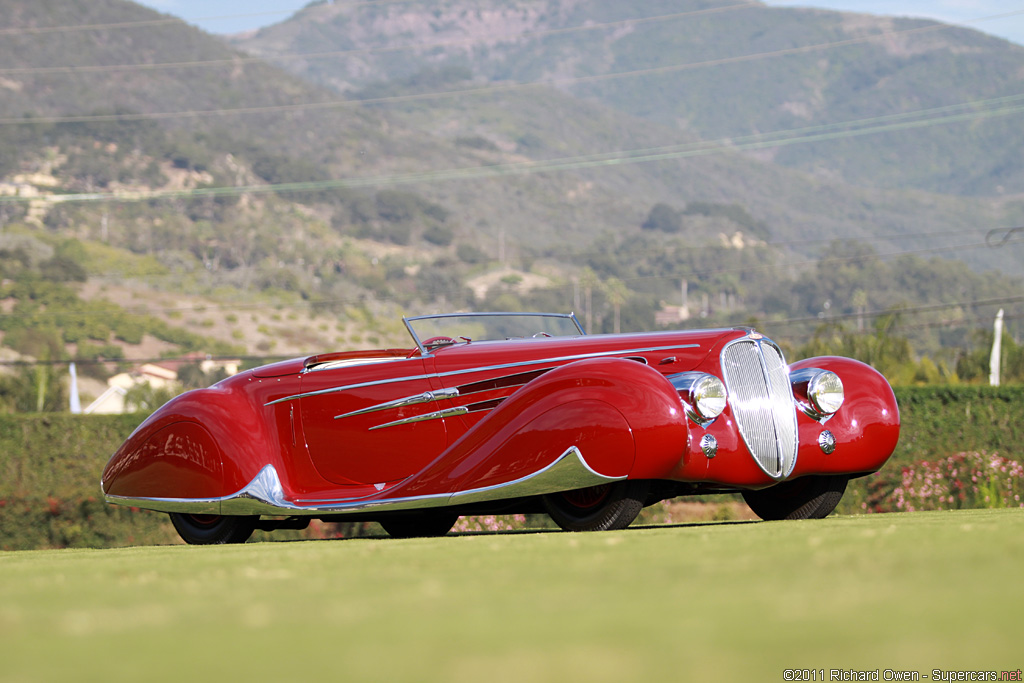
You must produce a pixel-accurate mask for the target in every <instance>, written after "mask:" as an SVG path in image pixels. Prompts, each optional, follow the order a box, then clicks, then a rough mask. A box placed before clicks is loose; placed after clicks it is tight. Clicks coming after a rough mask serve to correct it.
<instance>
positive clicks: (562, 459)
mask: <svg viewBox="0 0 1024 683" xmlns="http://www.w3.org/2000/svg"><path fill="white" fill-rule="evenodd" d="M625 478H626V477H625V476H621V477H608V476H605V475H603V474H600V473H599V472H596V471H595V470H594V469H593V468H592V467H590V465H588V464H587V462H586V460H584V459H583V454H582V453H580V450H579V449H578V448H576V446H572V447H570V448H568V449H567V450H566V451H565V452H564V453H562V454H561V455H560V456H558V457H557V458H556V459H555V460H554V462H552V463H551V464H550V465H548V466H547V467H544V468H542V469H540V470H537V471H536V472H534V473H533V474H528V475H526V476H525V477H520V478H519V479H515V480H513V481H509V482H505V483H503V484H495V485H493V486H484V487H481V488H476V489H468V490H465V491H456V492H454V493H437V494H432V495H426V496H409V497H405V498H386V499H380V498H376V499H375V498H373V497H371V496H366V497H362V498H348V499H345V498H342V499H338V500H324V501H317V502H316V504H314V505H298V504H296V503H293V502H291V501H289V500H286V499H285V497H284V488H283V487H282V485H281V479H280V477H279V476H278V474H277V470H276V469H275V468H274V466H273V465H267V466H266V467H264V468H263V469H262V470H260V472H259V474H257V475H256V477H254V478H253V480H252V481H251V482H249V484H248V485H246V486H245V487H244V488H243V489H242V490H240V491H238V492H237V493H233V494H231V495H230V496H225V497H223V498H204V499H198V498H128V497H124V496H113V495H108V494H104V498H105V499H106V501H107V502H108V503H114V504H116V505H130V506H133V507H139V508H145V509H147V510H157V511H159V512H185V513H190V514H207V515H209V514H213V515H216V514H220V515H268V516H282V515H284V516H288V517H294V516H297V515H306V516H318V515H323V514H331V515H336V514H346V513H357V512H378V511H379V512H390V511H392V510H416V509H419V508H435V507H447V506H451V505H463V504H468V503H480V502H485V501H491V500H502V499H507V498H525V497H528V496H537V495H541V494H545V493H555V492H556V491H570V490H572V489H579V488H585V487H588V486H597V485H600V484H609V483H611V482H615V481H620V480H622V479H625Z"/></svg>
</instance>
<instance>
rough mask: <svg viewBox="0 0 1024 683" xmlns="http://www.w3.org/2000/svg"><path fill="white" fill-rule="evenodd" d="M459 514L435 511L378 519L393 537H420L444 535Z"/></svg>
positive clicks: (453, 524) (450, 528) (457, 519)
mask: <svg viewBox="0 0 1024 683" xmlns="http://www.w3.org/2000/svg"><path fill="white" fill-rule="evenodd" d="M457 521H459V516H458V515H456V514H452V513H435V514H429V515H428V514H423V513H422V512H421V513H417V514H415V515H403V516H401V517H388V518H385V519H382V520H380V525H381V526H382V527H384V531H386V532H388V535H389V536H392V537H394V538H422V537H425V536H444V535H445V534H447V533H448V532H449V531H451V530H452V527H453V526H455V522H457Z"/></svg>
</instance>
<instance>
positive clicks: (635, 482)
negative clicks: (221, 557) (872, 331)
mask: <svg viewBox="0 0 1024 683" xmlns="http://www.w3.org/2000/svg"><path fill="white" fill-rule="evenodd" d="M405 324H406V327H407V328H408V330H409V332H410V334H411V335H412V339H413V341H414V343H415V345H414V346H412V347H410V348H401V349H385V350H374V351H346V352H341V353H328V354H323V355H317V356H310V357H308V358H298V359H294V360H288V361H283V362H280V363H275V364H272V365H267V366H264V367H260V368H256V369H254V370H248V371H245V372H242V373H240V374H238V375H235V376H234V377H230V378H228V379H226V380H224V381H222V382H219V383H217V384H215V385H214V386H212V387H209V388H207V389H199V390H196V391H190V392H188V393H185V394H182V395H181V396H178V397H177V398H175V399H173V400H171V401H170V402H168V403H167V404H166V405H164V406H163V407H162V408H160V409H159V410H157V411H156V412H155V413H153V415H152V416H150V417H149V418H148V419H147V420H146V421H145V422H143V423H142V424H141V425H140V426H139V427H138V429H136V430H135V432H134V433H133V434H132V435H131V436H130V437H129V438H128V440H127V441H125V443H124V444H123V445H122V446H121V447H120V448H119V449H118V451H117V452H116V453H115V454H114V456H113V457H112V458H111V459H110V461H109V462H108V463H107V466H106V468H105V470H104V472H103V480H102V487H103V493H104V495H105V497H106V499H107V500H108V501H109V502H111V503H116V504H120V505H131V506H136V507H141V508H147V509H151V510H159V511H163V512H168V513H170V516H171V520H172V521H173V523H174V526H175V528H176V529H177V530H178V532H179V533H180V534H181V537H182V538H183V539H184V540H185V541H187V542H189V543H241V542H244V541H245V540H246V539H247V538H249V536H250V535H251V534H252V532H253V530H254V529H264V530H271V529H279V528H302V527H304V526H305V525H307V524H308V523H309V520H310V519H313V518H318V519H321V520H324V521H328V522H340V521H359V520H375V521H377V522H379V523H380V524H381V525H382V526H383V527H384V529H385V530H387V532H388V533H389V534H391V535H392V536H398V537H408V536H428V535H442V534H445V533H447V532H448V531H449V530H450V529H451V528H452V526H453V525H454V523H455V522H456V520H457V519H458V518H459V517H460V516H461V515H480V514H509V513H534V512H546V513H547V514H549V515H550V516H551V518H552V519H553V520H554V521H555V522H556V523H557V524H558V525H559V526H560V527H562V528H563V529H570V530H577V531H582V530H602V529H621V528H624V527H626V526H628V525H629V524H630V523H631V522H632V521H633V520H634V519H635V518H636V516H637V514H638V513H639V512H640V510H641V509H642V508H643V507H644V506H646V505H651V504H653V503H656V502H658V501H661V500H665V499H669V498H674V497H676V496H686V495H694V494H713V493H728V492H740V493H742V494H743V497H744V499H745V500H746V501H747V503H748V504H749V505H750V507H751V508H752V509H753V510H754V512H755V513H757V514H758V515H759V516H760V517H762V518H764V519H795V518H810V517H824V516H826V515H828V514H829V513H830V512H832V510H833V509H834V508H835V506H836V504H837V503H838V502H839V500H840V498H841V497H842V495H843V492H844V490H845V488H846V483H847V481H848V480H849V479H850V478H851V477H860V476H864V475H866V474H870V473H872V472H875V471H877V470H878V469H879V468H880V467H881V466H882V465H883V463H885V461H886V459H887V458H888V457H889V456H890V455H891V454H892V452H893V449H894V448H895V447H896V442H897V440H898V438H899V411H898V409H897V406H896V400H895V398H894V396H893V393H892V389H891V388H890V387H889V384H888V382H886V380H885V378H884V377H882V376H881V375H880V374H879V373H878V372H876V371H875V370H874V369H872V368H871V367H869V366H867V365H864V364H863V363H860V362H858V361H855V360H850V359H846V358H837V357H822V358H811V359H807V360H802V361H799V362H797V363H793V364H792V365H787V364H786V361H785V359H784V358H783V355H782V352H781V350H780V349H779V347H778V346H777V345H776V344H775V343H773V342H772V341H771V340H770V339H767V338H765V337H764V336H762V335H761V334H758V333H757V332H755V331H754V330H752V329H749V328H731V329H716V330H696V331H672V332H651V333H643V334H615V335H587V334H584V332H583V330H582V328H581V326H580V325H579V323H578V322H577V320H576V318H575V317H574V316H572V315H561V314H546V313H459V314H452V315H439V316H420V317H414V318H406V319H405Z"/></svg>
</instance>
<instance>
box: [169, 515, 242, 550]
mask: <svg viewBox="0 0 1024 683" xmlns="http://www.w3.org/2000/svg"><path fill="white" fill-rule="evenodd" d="M169 514H170V517H171V524H173V525H174V528H175V530H177V532H178V535H179V536H181V538H182V540H184V541H185V542H186V543H188V544H190V545H214V544H218V543H245V542H246V541H247V540H249V537H250V536H252V532H253V531H255V529H256V523H257V522H259V519H260V518H259V517H231V516H222V515H189V514H185V513H183V512H171V513H169Z"/></svg>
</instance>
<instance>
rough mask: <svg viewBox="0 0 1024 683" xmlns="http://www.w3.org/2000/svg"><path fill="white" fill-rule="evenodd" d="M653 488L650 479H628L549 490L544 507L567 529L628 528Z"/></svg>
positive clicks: (556, 521)
mask: <svg viewBox="0 0 1024 683" xmlns="http://www.w3.org/2000/svg"><path fill="white" fill-rule="evenodd" d="M650 487H651V484H650V482H648V481H643V480H626V481H617V482H614V483H612V484H601V485H599V486H590V487H588V488H585V489H576V490H573V491H561V492H559V493H549V494H547V495H546V496H544V509H545V510H546V511H547V513H548V515H549V516H550V517H551V519H553V520H554V521H555V524H557V525H558V526H560V527H561V528H562V529H565V530H566V531H609V530H612V529H625V528H626V527H628V526H629V525H630V524H632V523H633V520H634V519H636V516H637V515H639V514H640V510H642V509H643V507H644V501H645V500H646V499H647V494H648V492H649V490H650Z"/></svg>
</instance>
